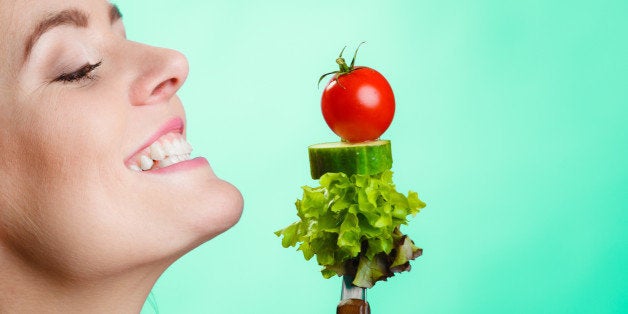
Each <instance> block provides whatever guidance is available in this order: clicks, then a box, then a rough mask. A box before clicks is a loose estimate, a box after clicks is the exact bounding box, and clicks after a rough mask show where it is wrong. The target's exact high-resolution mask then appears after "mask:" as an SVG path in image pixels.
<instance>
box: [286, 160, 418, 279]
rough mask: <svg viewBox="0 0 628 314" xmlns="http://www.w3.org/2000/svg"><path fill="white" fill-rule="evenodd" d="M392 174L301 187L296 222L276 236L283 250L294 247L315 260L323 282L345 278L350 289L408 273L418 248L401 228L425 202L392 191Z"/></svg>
mask: <svg viewBox="0 0 628 314" xmlns="http://www.w3.org/2000/svg"><path fill="white" fill-rule="evenodd" d="M392 175H393V173H392V171H390V170H385V171H383V172H381V173H378V174H375V175H361V174H354V175H351V176H347V175H346V174H344V173H327V174H325V175H323V176H322V177H321V178H320V180H319V183H320V186H318V187H314V188H313V187H309V186H304V187H303V197H302V198H301V199H298V200H297V201H296V203H295V205H296V209H297V215H298V217H299V218H300V220H299V221H297V222H294V223H293V224H291V225H289V226H288V227H286V228H284V229H281V230H278V231H276V232H275V234H276V235H277V236H283V238H282V245H283V246H284V247H286V248H288V247H296V246H298V247H297V250H299V251H301V252H302V253H303V257H304V258H305V259H306V260H310V259H311V258H312V257H316V261H317V262H318V264H319V265H321V266H322V270H321V272H322V275H323V277H325V278H330V277H333V276H335V275H338V276H342V275H350V276H353V277H354V278H355V279H354V281H353V284H354V285H356V286H359V287H363V288H370V287H372V286H373V285H374V284H375V283H376V282H378V281H382V280H386V279H387V278H389V277H392V276H393V275H394V273H398V272H402V271H407V270H409V269H410V263H409V262H410V261H411V260H413V259H415V258H416V257H418V256H420V255H421V253H422V250H421V249H420V248H419V247H417V246H415V245H414V243H413V242H412V240H410V238H409V237H408V236H406V235H403V234H402V233H401V231H400V226H401V225H405V224H407V223H408V216H410V215H412V216H415V215H416V214H417V213H419V211H420V210H421V209H422V208H424V207H425V203H424V202H422V201H421V200H420V199H419V197H418V194H417V193H416V192H413V191H409V192H408V194H407V195H404V194H402V193H399V192H397V191H396V189H395V185H394V184H393V181H392Z"/></svg>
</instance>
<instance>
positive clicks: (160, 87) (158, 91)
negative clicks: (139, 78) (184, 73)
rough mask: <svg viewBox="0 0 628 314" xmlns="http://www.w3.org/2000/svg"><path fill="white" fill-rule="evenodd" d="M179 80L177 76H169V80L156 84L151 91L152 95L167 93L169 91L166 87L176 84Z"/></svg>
mask: <svg viewBox="0 0 628 314" xmlns="http://www.w3.org/2000/svg"><path fill="white" fill-rule="evenodd" d="M178 82H179V80H178V79H177V78H174V77H173V78H171V79H169V80H165V81H163V82H161V83H159V85H157V86H156V87H155V88H154V89H153V92H152V93H151V95H152V96H157V95H161V94H163V93H167V92H169V91H168V90H167V89H168V88H172V87H175V88H176V86H177V83H178Z"/></svg>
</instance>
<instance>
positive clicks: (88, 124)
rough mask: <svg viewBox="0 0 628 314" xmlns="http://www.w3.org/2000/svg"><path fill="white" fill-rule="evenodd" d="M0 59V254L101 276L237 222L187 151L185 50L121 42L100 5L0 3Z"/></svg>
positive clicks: (228, 201)
mask: <svg viewBox="0 0 628 314" xmlns="http://www.w3.org/2000/svg"><path fill="white" fill-rule="evenodd" d="M0 58H1V60H2V62H0V133H1V134H0V178H1V180H0V249H1V250H0V255H1V254H5V253H2V252H7V251H10V252H15V253H17V254H16V256H19V257H20V258H21V259H22V260H25V261H27V264H28V265H31V266H33V267H35V268H37V269H42V268H45V269H46V271H47V272H49V273H51V274H57V275H60V276H75V277H77V278H83V277H90V276H102V275H108V274H111V273H112V272H119V271H124V270H127V269H129V268H133V267H136V266H138V265H145V264H151V263H155V262H163V261H172V260H173V259H174V258H177V257H179V256H180V255H181V254H183V253H185V252H186V251H188V250H190V249H191V248H193V247H195V246H197V245H199V244H200V243H202V242H204V241H206V240H208V239H210V238H212V237H214V236H215V235H217V234H219V233H220V232H222V231H224V230H226V229H227V228H229V227H231V226H232V225H233V224H235V222H236V221H237V220H238V219H239V217H240V214H241V209H242V199H241V196H240V193H239V192H238V190H237V189H235V188H234V187H233V186H232V185H230V184H229V183H226V182H225V181H222V180H220V179H218V178H217V177H216V176H215V175H214V173H213V172H212V170H211V168H210V166H209V164H208V163H207V161H206V160H205V159H204V158H196V159H189V150H190V147H189V144H187V142H186V141H185V130H186V125H185V116H184V110H183V107H182V105H181V102H180V100H179V98H178V97H177V96H176V95H175V93H176V92H177V90H178V89H179V87H180V86H181V85H182V84H183V82H184V81H185V79H186V76H187V74H188V64H187V60H186V59H185V57H184V56H183V55H181V54H180V53H178V52H175V51H172V50H166V49H160V48H155V47H151V46H146V45H142V44H139V43H136V42H132V41H129V40H127V39H126V38H125V31H124V26H123V23H122V20H121V19H120V18H119V16H118V12H117V10H116V9H115V7H112V6H111V5H110V4H109V3H108V2H106V1H104V0H47V1H39V0H32V1H28V0H17V1H16V0H0ZM207 105H209V106H210V105H211V104H207ZM215 133H216V135H215V136H219V135H218V134H220V133H219V132H218V130H215ZM215 149H219V148H215ZM142 169H144V170H142Z"/></svg>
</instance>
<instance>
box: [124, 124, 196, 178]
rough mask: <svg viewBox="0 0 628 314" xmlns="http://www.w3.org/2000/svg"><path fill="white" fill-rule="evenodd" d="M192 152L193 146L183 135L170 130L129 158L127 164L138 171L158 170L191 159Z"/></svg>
mask: <svg viewBox="0 0 628 314" xmlns="http://www.w3.org/2000/svg"><path fill="white" fill-rule="evenodd" d="M190 153H192V146H191V145H190V143H188V142H187V141H186V140H185V138H184V137H183V135H182V134H181V133H178V132H169V133H167V134H165V135H162V136H161V137H159V138H158V139H157V140H156V141H155V142H153V143H152V144H150V146H148V147H146V148H144V149H143V150H141V151H139V152H138V153H137V154H135V155H133V156H132V157H131V158H129V159H128V160H127V162H126V166H127V167H128V168H129V169H131V170H133V171H137V172H142V171H150V170H157V169H161V168H165V167H168V166H172V165H174V164H177V163H180V162H182V161H187V160H190Z"/></svg>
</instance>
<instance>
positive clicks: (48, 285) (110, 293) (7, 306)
mask: <svg viewBox="0 0 628 314" xmlns="http://www.w3.org/2000/svg"><path fill="white" fill-rule="evenodd" d="M18 265H19V264H18ZM167 265H169V263H168V264H167ZM167 265H166V266H164V265H151V266H145V267H143V268H141V269H135V270H132V271H128V272H124V273H119V274H114V275H108V276H103V277H100V278H90V279H76V278H73V279H68V278H58V277H55V278H49V277H47V276H46V275H45V274H43V275H42V273H41V272H37V271H32V270H28V269H24V268H23V267H3V268H2V269H1V270H0V313H42V312H45V313H139V312H140V311H141V309H142V306H143V305H144V302H145V300H146V298H147V296H148V294H149V293H150V291H151V289H152V287H153V285H154V284H155V282H156V281H157V279H158V278H159V276H160V275H161V274H162V273H163V271H165V269H166V267H167ZM3 266H5V265H3Z"/></svg>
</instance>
